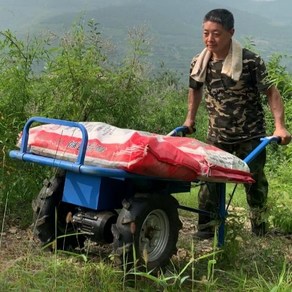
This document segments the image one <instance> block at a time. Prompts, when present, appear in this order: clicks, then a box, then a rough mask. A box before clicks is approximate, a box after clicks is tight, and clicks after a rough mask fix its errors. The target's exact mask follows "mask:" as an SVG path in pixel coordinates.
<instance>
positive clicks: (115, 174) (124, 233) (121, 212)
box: [9, 117, 278, 269]
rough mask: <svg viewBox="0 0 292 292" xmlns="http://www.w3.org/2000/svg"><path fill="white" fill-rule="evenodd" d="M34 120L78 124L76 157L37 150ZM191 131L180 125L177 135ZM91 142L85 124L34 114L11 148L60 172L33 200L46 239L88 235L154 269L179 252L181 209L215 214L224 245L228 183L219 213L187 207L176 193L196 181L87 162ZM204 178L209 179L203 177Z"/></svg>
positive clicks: (68, 240)
mask: <svg viewBox="0 0 292 292" xmlns="http://www.w3.org/2000/svg"><path fill="white" fill-rule="evenodd" d="M33 123H40V124H56V125H62V126H66V127H73V128H77V129H79V130H80V131H81V133H82V142H81V145H80V147H79V148H78V156H77V159H76V161H74V162H72V161H68V160H63V159H58V158H52V157H46V156H42V155H38V154H35V153H32V152H31V151H30V148H29V146H28V141H29V135H30V128H31V126H32V124H33ZM184 131H186V128H185V127H178V128H176V129H175V130H173V131H172V135H173V136H176V135H178V134H179V133H181V132H184ZM272 141H276V142H277V141H278V138H277V137H267V138H263V139H262V143H261V144H260V145H259V146H258V147H257V148H256V149H255V150H254V151H253V152H252V153H250V154H249V155H248V157H246V158H245V159H244V162H246V163H249V162H250V161H251V160H252V159H254V158H255V157H256V156H257V155H258V154H259V153H260V152H261V151H262V150H263V149H264V148H265V147H266V145H268V144H269V143H270V142H272ZM87 144H88V133H87V130H86V128H85V127H84V126H83V125H82V124H81V123H77V122H71V121H64V120H56V119H49V118H42V117H33V118H31V119H29V120H28V121H27V123H26V124H25V126H24V129H23V132H22V140H21V145H20V149H19V150H12V151H10V153H9V155H10V157H11V158H15V159H19V160H22V161H26V162H31V163H36V164H40V165H44V166H50V167H54V168H56V174H55V175H54V176H53V178H51V179H50V180H45V182H44V186H43V188H42V190H41V191H40V193H39V195H38V196H37V198H36V199H35V200H34V201H33V211H34V216H35V222H34V223H35V226H34V228H35V233H36V234H37V236H38V238H39V239H40V241H41V242H42V243H43V244H45V245H46V244H50V243H52V242H54V243H55V244H56V245H57V247H58V248H63V249H68V248H75V247H82V246H83V245H84V242H85V240H86V239H90V240H91V241H94V242H102V243H109V244H113V252H114V254H115V255H117V256H120V257H122V256H123V255H125V254H127V255H129V257H130V258H131V255H133V247H134V248H135V250H136V256H137V258H138V259H141V260H142V259H143V257H145V252H146V254H147V263H146V264H147V267H148V268H149V269H152V268H156V267H159V266H164V265H165V264H166V263H167V262H168V261H169V259H170V258H171V256H172V255H173V254H174V253H175V252H176V244H177V240H178V236H179V230H180V229H181V227H182V224H181V221H180V219H179V215H178V209H184V210H187V211H190V212H196V213H201V214H208V215H212V217H213V218H216V219H217V220H219V228H218V244H219V246H222V245H223V244H224V224H225V219H226V216H227V209H228V206H229V204H230V202H228V203H227V204H226V188H225V183H224V182H221V183H219V184H218V185H219V193H220V204H219V210H218V213H217V214H210V213H209V212H206V211H203V210H199V209H195V208H191V207H188V206H182V205H180V204H179V203H178V201H177V200H176V199H175V198H174V197H173V196H172V194H175V193H183V192H190V189H191V182H190V181H184V180H181V179H177V180H176V179H167V178H161V177H155V176H154V177H152V176H145V175H141V174H134V173H130V172H127V171H125V170H122V169H115V168H104V167H100V166H95V165H86V164H85V155H86V150H87ZM202 183H204V182H202Z"/></svg>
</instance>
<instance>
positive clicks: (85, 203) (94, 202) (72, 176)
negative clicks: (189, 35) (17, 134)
mask: <svg viewBox="0 0 292 292" xmlns="http://www.w3.org/2000/svg"><path fill="white" fill-rule="evenodd" d="M33 123H42V124H57V125H63V126H69V127H76V128H78V129H79V130H80V131H81V133H82V143H81V146H80V150H79V154H78V157H77V159H76V161H75V162H70V161H65V160H60V159H55V158H50V157H44V156H40V155H35V154H33V153H30V152H29V150H28V138H29V129H30V127H31V125H32V124H33ZM183 130H184V127H178V128H176V129H174V130H173V131H172V133H171V134H172V135H174V136H175V135H177V134H178V133H180V132H181V131H183ZM278 140H279V138H278V137H266V138H263V139H262V143H261V144H260V145H259V146H258V147H257V148H256V149H255V150H254V151H252V152H251V153H250V154H249V155H248V156H247V157H246V158H245V159H244V161H245V162H246V163H249V162H250V161H251V160H253V159H254V158H255V157H256V156H257V155H258V154H259V153H260V152H261V151H262V150H263V149H264V148H265V147H266V146H267V145H268V144H269V143H270V142H272V141H276V142H278ZM87 143H88V134H87V131H86V128H85V127H84V126H83V125H82V124H80V123H76V122H71V121H64V120H59V119H50V118H43V117H32V118H30V119H29V120H28V121H27V123H26V124H25V126H24V129H23V133H22V144H21V147H20V149H19V150H12V151H10V153H9V155H10V157H11V158H15V159H19V160H22V161H26V162H32V163H37V164H40V165H44V166H50V167H56V168H60V169H63V170H65V171H66V177H65V184H64V191H63V197H62V200H63V202H66V203H69V204H72V205H76V206H79V207H83V208H86V209H91V210H95V211H103V210H113V209H120V208H122V202H123V200H124V199H127V198H130V197H132V196H134V194H135V193H136V192H137V191H138V192H139V191H140V192H157V191H159V195H161V196H163V195H165V196H167V195H170V194H173V193H182V192H189V191H190V189H191V183H190V182H185V181H181V180H169V179H162V178H159V177H148V176H143V175H137V174H133V173H129V172H126V171H124V170H121V169H110V168H102V167H98V166H92V165H85V164H84V159H85V153H86V148H87ZM218 187H219V194H220V204H219V212H218V214H216V216H217V217H219V219H220V222H221V223H220V226H219V230H218V245H219V246H222V245H223V243H224V222H225V218H226V216H227V208H228V206H229V203H228V204H227V207H226V186H225V183H220V184H218ZM162 200H163V198H162ZM178 208H181V209H184V210H187V211H191V212H196V213H201V214H210V213H209V212H206V211H204V210H200V209H195V208H190V207H188V206H181V205H179V206H178Z"/></svg>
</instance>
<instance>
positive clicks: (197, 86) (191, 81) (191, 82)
mask: <svg viewBox="0 0 292 292" xmlns="http://www.w3.org/2000/svg"><path fill="white" fill-rule="evenodd" d="M198 57H199V54H198V55H196V56H195V57H194V58H193V59H192V62H191V66H190V74H189V87H190V88H193V89H200V88H201V87H202V86H203V83H202V82H197V81H196V80H194V79H193V78H192V77H191V72H192V70H193V68H194V66H195V64H196V61H197V58H198Z"/></svg>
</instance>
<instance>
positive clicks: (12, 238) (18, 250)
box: [0, 217, 292, 272]
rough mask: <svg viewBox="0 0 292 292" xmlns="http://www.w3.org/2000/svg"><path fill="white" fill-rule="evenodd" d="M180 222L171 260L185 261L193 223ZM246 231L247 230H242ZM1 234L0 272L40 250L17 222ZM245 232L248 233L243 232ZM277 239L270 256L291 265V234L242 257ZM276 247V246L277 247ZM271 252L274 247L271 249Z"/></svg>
mask: <svg viewBox="0 0 292 292" xmlns="http://www.w3.org/2000/svg"><path fill="white" fill-rule="evenodd" d="M181 220H182V222H183V229H182V230H181V231H180V237H179V242H178V252H177V255H176V256H175V258H176V259H177V260H180V259H186V260H187V259H188V258H189V257H190V251H189V249H188V248H186V247H187V246H190V245H189V243H191V242H192V240H193V235H194V232H195V224H194V223H195V220H194V219H192V218H185V217H183V218H181ZM246 228H249V227H248V226H246ZM2 229H3V231H2V232H1V233H0V272H1V271H4V270H6V269H9V267H11V266H13V265H14V264H15V263H16V262H17V261H18V260H22V259H23V258H25V257H26V256H27V255H31V254H32V253H37V251H38V250H40V248H41V246H40V243H39V241H38V239H36V238H35V237H34V236H33V233H32V229H31V228H27V229H22V228H20V227H19V224H18V223H17V222H11V221H10V222H9V223H7V224H4V228H2ZM247 232H248V231H247ZM275 236H276V238H277V243H276V244H275V249H274V252H273V253H275V256H277V255H279V252H280V254H283V255H284V256H285V258H286V261H287V262H288V263H289V264H292V235H291V234H288V235H287V234H286V235H285V234H281V233H277V234H275V233H270V234H269V235H268V236H266V237H265V238H261V239H258V240H254V239H253V240H248V242H247V245H249V244H251V245H250V246H249V247H247V249H248V248H249V249H252V248H253V247H254V251H248V250H245V251H244V253H245V254H246V253H248V252H250V253H256V252H257V250H258V248H259V245H260V247H262V248H263V247H267V246H268V245H270V244H271V238H272V237H275ZM235 240H238V241H243V239H242V237H241V236H237V238H235ZM278 243H280V245H279V244H278ZM212 245H213V241H212V240H203V241H197V242H196V244H195V251H194V252H195V253H196V255H197V256H200V255H202V254H207V253H209V252H211V251H212ZM273 248H274V247H273ZM91 251H92V252H91V254H92V255H93V256H94V257H95V256H106V255H109V253H110V252H111V246H110V245H92V247H91Z"/></svg>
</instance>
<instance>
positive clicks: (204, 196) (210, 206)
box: [198, 139, 268, 227]
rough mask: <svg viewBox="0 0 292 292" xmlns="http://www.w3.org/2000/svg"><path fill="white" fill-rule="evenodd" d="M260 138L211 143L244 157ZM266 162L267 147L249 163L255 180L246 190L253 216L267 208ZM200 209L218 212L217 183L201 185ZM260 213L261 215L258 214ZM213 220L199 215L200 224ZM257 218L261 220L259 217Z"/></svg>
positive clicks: (246, 186)
mask: <svg viewBox="0 0 292 292" xmlns="http://www.w3.org/2000/svg"><path fill="white" fill-rule="evenodd" d="M259 143H260V139H253V140H249V141H246V142H242V143H238V144H220V143H210V144H213V145H214V146H216V147H218V148H220V149H222V150H224V151H227V152H229V153H232V154H234V155H236V156H237V157H239V158H241V159H244V158H245V157H246V156H247V155H248V154H249V153H250V152H251V151H252V150H253V149H254V148H256V146H258V144H259ZM265 163H266V151H265V149H264V150H263V151H262V152H261V153H260V154H259V155H258V156H257V157H256V158H255V159H254V160H253V161H251V162H250V163H249V168H250V172H251V173H252V177H253V179H254V180H255V183H253V184H246V185H245V192H246V197H247V202H248V205H249V207H250V210H251V213H252V214H251V215H250V216H251V217H255V218H257V217H259V216H261V215H260V214H262V213H263V210H265V208H266V202H267V195H268V181H267V179H266V176H265V173H264V166H265ZM198 196H199V209H202V210H206V211H211V212H215V213H217V214H218V207H219V194H218V193H217V192H216V183H206V184H204V185H202V186H201V188H200V190H199V194H198ZM257 214H259V215H257ZM210 220H211V218H210V216H205V215H200V216H199V227H200V225H203V224H206V223H208V222H209V221H210ZM257 220H258V221H259V220H261V219H260V218H257Z"/></svg>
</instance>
